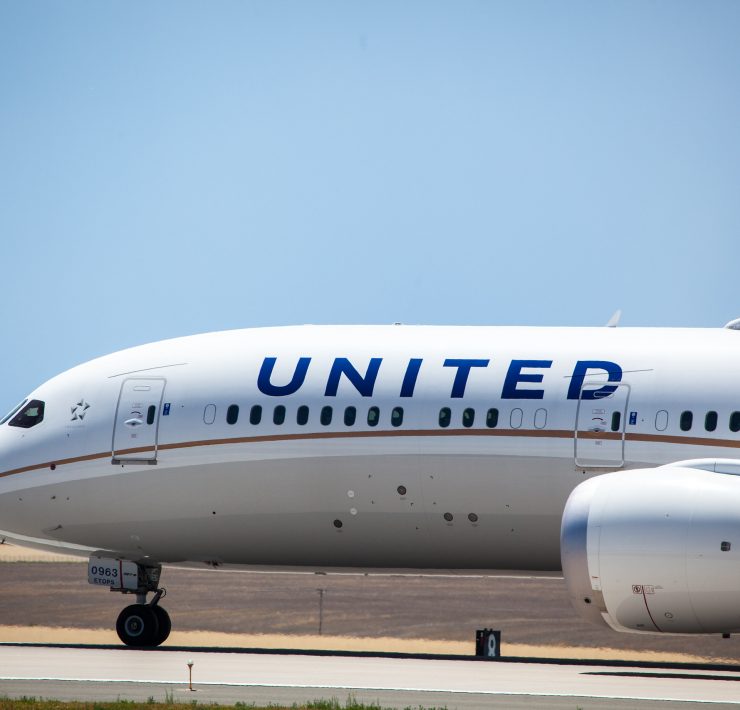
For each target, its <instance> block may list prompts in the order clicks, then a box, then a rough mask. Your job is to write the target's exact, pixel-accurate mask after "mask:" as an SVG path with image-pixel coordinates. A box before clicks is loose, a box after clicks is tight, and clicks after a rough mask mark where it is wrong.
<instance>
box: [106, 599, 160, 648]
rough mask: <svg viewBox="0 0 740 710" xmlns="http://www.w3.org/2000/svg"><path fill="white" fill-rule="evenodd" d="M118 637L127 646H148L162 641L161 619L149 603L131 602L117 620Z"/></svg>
mask: <svg viewBox="0 0 740 710" xmlns="http://www.w3.org/2000/svg"><path fill="white" fill-rule="evenodd" d="M116 632H117V633H118V638H119V639H121V641H123V643H125V644H126V645H127V646H138V647H139V648H147V647H151V646H157V645H159V644H160V643H161V641H159V640H158V638H159V634H160V631H159V619H158V617H157V614H156V613H155V612H154V610H153V609H152V607H150V606H148V605H147V604H131V605H130V606H127V607H126V608H125V609H124V610H123V611H122V612H121V613H120V614H119V615H118V620H117V621H116Z"/></svg>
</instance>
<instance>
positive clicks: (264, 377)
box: [257, 357, 311, 397]
mask: <svg viewBox="0 0 740 710" xmlns="http://www.w3.org/2000/svg"><path fill="white" fill-rule="evenodd" d="M276 361H277V358H275V357H266V358H265V359H264V362H263V363H262V367H261V368H260V374H259V376H258V377H257V389H259V391H260V392H262V394H269V395H270V396H271V397H285V396H286V395H288V394H293V393H294V392H297V391H298V390H299V389H300V387H301V385H302V384H303V382H304V380H305V379H306V373H307V372H308V366H309V364H310V363H311V358H310V357H302V358H300V359H299V360H298V364H297V365H296V368H295V371H294V372H293V377H292V378H291V380H290V382H288V384H287V385H273V384H272V382H270V378H271V377H272V371H273V369H274V368H275V362H276Z"/></svg>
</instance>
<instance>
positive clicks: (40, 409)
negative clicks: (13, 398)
mask: <svg viewBox="0 0 740 710" xmlns="http://www.w3.org/2000/svg"><path fill="white" fill-rule="evenodd" d="M42 421H44V403H43V402H42V401H41V400H39V399H32V400H31V401H30V402H29V403H28V404H26V405H23V406H22V407H21V410H20V411H19V412H18V414H16V415H15V416H14V417H13V418H12V419H11V420H10V421H9V422H8V426H19V427H22V428H23V429H30V428H31V427H32V426H36V425H37V424H40V423H41V422H42Z"/></svg>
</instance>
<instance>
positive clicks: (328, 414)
mask: <svg viewBox="0 0 740 710" xmlns="http://www.w3.org/2000/svg"><path fill="white" fill-rule="evenodd" d="M517 412H518V413H519V415H520V420H519V423H518V424H514V419H512V424H513V425H514V426H515V427H518V426H520V425H521V415H522V414H523V413H522V410H521V409H516V410H514V412H513V415H515V414H516V413H517ZM309 413H310V410H309V408H308V406H307V405H305V404H303V405H301V406H300V407H298V409H297V410H296V418H295V420H296V424H298V425H300V426H305V425H306V424H308V419H309ZM286 417H287V409H286V408H285V406H284V405H282V404H278V405H277V406H276V407H275V408H274V409H273V410H272V423H273V424H277V425H281V424H284V423H285V420H286ZM514 418H515V417H514ZM333 419H334V408H333V407H331V406H329V405H326V406H324V407H322V408H321V410H320V412H319V421H320V422H321V424H322V425H323V426H329V424H331V423H332V421H333ZM262 420H263V407H262V405H261V404H255V405H253V406H252V407H251V408H250V410H249V423H250V424H252V425H253V426H256V425H258V424H261V423H262ZM204 421H205V422H206V424H212V423H213V422H214V421H215V406H214V405H212V404H211V405H208V407H207V408H206V414H205V415H204ZM238 421H239V405H238V404H232V405H230V406H229V408H228V409H227V410H226V423H227V424H231V425H234V424H236V423H237V422H238ZM343 421H344V425H345V426H354V425H355V423H356V422H357V407H353V406H349V407H346V408H345V409H344V417H343ZM546 421H547V412H546V410H544V409H538V410H537V413H536V414H535V426H537V428H540V429H541V428H542V427H544V426H545V422H546ZM461 422H462V425H463V426H464V427H467V428H469V427H472V426H473V424H474V423H475V409H473V408H472V407H468V408H466V409H464V410H463V413H462V420H461ZM379 423H380V408H379V407H370V408H369V409H368V410H367V424H368V426H378V424H379ZM451 423H452V410H451V409H450V408H449V407H442V409H441V410H440V411H439V426H441V427H443V428H447V427H449V426H450V424H451ZM402 424H403V407H393V409H392V410H391V426H394V427H399V426H401V425H402ZM486 426H487V427H488V428H489V429H494V428H496V427H497V426H498V409H495V408H491V409H489V410H488V411H487V412H486Z"/></svg>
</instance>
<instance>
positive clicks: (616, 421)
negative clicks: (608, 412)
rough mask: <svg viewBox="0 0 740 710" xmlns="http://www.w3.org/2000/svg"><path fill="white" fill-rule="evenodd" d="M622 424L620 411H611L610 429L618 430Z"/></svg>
mask: <svg viewBox="0 0 740 710" xmlns="http://www.w3.org/2000/svg"><path fill="white" fill-rule="evenodd" d="M621 426H622V412H613V413H612V431H619V430H620V428H621Z"/></svg>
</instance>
